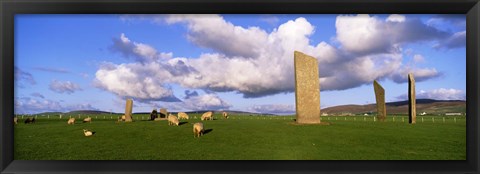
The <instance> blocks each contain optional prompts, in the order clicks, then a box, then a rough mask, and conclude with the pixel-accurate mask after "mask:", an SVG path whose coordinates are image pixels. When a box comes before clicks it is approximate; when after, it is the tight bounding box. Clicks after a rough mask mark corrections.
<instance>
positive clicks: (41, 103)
mask: <svg viewBox="0 0 480 174" xmlns="http://www.w3.org/2000/svg"><path fill="white" fill-rule="evenodd" d="M14 105H15V106H14V109H15V114H34V113H41V112H68V111H73V110H98V109H97V108H95V107H93V106H91V105H90V104H86V103H84V104H74V105H63V104H61V102H59V101H53V100H48V99H32V98H28V97H27V98H18V97H17V98H15V100H14Z"/></svg>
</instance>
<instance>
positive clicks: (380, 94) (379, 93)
mask: <svg viewBox="0 0 480 174" xmlns="http://www.w3.org/2000/svg"><path fill="white" fill-rule="evenodd" d="M373 90H374V91H375V99H376V101H377V118H378V120H379V121H385V118H387V108H386V107H385V89H383V87H382V86H381V85H380V84H378V82H377V81H376V80H374V81H373Z"/></svg>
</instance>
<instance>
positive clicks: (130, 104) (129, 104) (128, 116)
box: [125, 99, 133, 122]
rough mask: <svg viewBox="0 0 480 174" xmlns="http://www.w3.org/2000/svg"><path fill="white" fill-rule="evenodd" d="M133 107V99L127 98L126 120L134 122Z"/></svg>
mask: <svg viewBox="0 0 480 174" xmlns="http://www.w3.org/2000/svg"><path fill="white" fill-rule="evenodd" d="M132 107H133V100H132V99H127V105H126V106H125V122H132Z"/></svg>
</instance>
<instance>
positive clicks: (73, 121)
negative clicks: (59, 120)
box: [67, 118, 75, 124]
mask: <svg viewBox="0 0 480 174" xmlns="http://www.w3.org/2000/svg"><path fill="white" fill-rule="evenodd" d="M67 124H75V118H70V119H68V121H67Z"/></svg>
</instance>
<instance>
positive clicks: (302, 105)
mask: <svg viewBox="0 0 480 174" xmlns="http://www.w3.org/2000/svg"><path fill="white" fill-rule="evenodd" d="M294 65H295V105H296V110H297V117H296V121H297V123H300V124H311V123H320V82H319V79H318V61H317V59H316V58H314V57H311V56H308V55H306V54H303V53H301V52H298V51H295V53H294Z"/></svg>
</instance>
